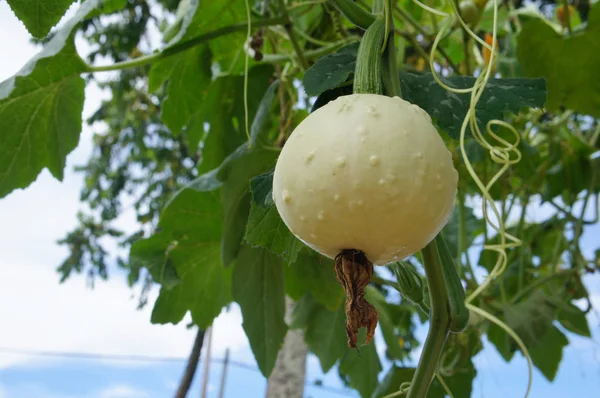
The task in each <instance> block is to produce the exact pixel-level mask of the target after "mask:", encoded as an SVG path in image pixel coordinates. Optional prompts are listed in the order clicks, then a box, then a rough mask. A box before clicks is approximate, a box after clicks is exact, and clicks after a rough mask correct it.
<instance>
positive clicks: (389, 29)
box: [381, 0, 402, 98]
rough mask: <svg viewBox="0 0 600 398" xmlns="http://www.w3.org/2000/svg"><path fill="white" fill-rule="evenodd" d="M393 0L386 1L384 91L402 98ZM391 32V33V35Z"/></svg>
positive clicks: (383, 66)
mask: <svg viewBox="0 0 600 398" xmlns="http://www.w3.org/2000/svg"><path fill="white" fill-rule="evenodd" d="M392 7H393V5H392V1H391V0H386V2H385V28H386V36H385V40H386V43H384V44H386V46H385V50H384V52H383V63H382V65H381V78H382V80H383V88H384V92H385V94H386V95H387V96H389V97H400V98H402V88H401V86H400V73H399V71H398V62H397V60H396V41H395V40H394V39H395V35H394V32H395V31H396V29H395V28H394V17H393V14H392ZM390 33H391V35H390Z"/></svg>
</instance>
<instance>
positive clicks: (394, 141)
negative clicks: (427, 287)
mask: <svg viewBox="0 0 600 398" xmlns="http://www.w3.org/2000/svg"><path fill="white" fill-rule="evenodd" d="M457 183H458V173H457V172H456V170H455V168H454V165H453V163H452V156H451V153H450V152H449V151H448V149H447V148H446V146H445V145H444V141H443V140H442V138H441V137H440V135H439V134H438V132H437V130H436V129H435V127H434V126H433V124H432V122H431V117H430V116H429V115H428V114H427V113H426V112H425V111H424V110H423V109H421V108H420V107H418V106H417V105H414V104H410V103H409V102H407V101H404V100H402V99H400V98H399V97H394V98H391V97H387V96H383V95H376V94H352V95H347V96H343V97H339V98H337V99H336V100H334V101H331V102H329V103H328V104H327V105H325V106H323V107H321V108H319V109H318V110H316V111H315V112H313V113H312V114H310V115H309V116H308V117H306V118H305V119H304V120H303V121H302V122H301V123H300V124H299V125H298V126H297V127H296V128H295V130H294V131H293V132H292V134H291V135H290V137H289V139H288V141H287V142H286V144H285V146H284V148H283V150H282V151H281V154H280V156H279V159H278V160H277V165H276V167H275V174H274V180H273V199H274V201H275V204H276V206H277V210H278V212H279V214H280V216H281V218H282V219H283V221H284V222H285V224H286V225H287V226H288V228H289V229H290V231H291V232H292V233H293V234H294V235H295V236H296V237H298V238H299V239H300V240H302V241H303V242H304V243H306V244H307V245H308V246H309V247H311V248H313V249H314V250H316V251H317V252H319V253H321V254H323V255H325V256H327V257H330V258H335V256H336V255H337V254H338V253H339V252H340V251H342V250H343V249H356V250H361V251H363V252H364V253H365V255H366V256H367V258H368V259H369V260H370V261H371V262H372V263H373V264H375V265H384V264H388V263H391V262H394V261H399V260H402V259H404V258H406V257H408V256H410V255H412V254H413V253H415V252H417V251H418V250H420V249H422V248H423V247H424V246H425V245H427V244H428V243H429V242H430V241H431V240H432V239H433V238H434V237H435V236H436V235H437V233H438V232H439V231H440V230H441V229H442V228H443V227H444V225H445V224H446V223H447V221H448V218H449V216H450V213H451V212H452V209H453V206H454V201H455V197H456V189H457Z"/></svg>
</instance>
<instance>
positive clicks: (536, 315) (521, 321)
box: [488, 289, 562, 361]
mask: <svg viewBox="0 0 600 398" xmlns="http://www.w3.org/2000/svg"><path fill="white" fill-rule="evenodd" d="M560 296H561V294H559V293H558V292H556V291H555V292H554V293H553V295H550V294H548V293H546V292H545V291H544V290H542V289H536V290H534V291H533V293H532V294H531V295H529V296H528V297H527V298H525V299H524V300H522V301H520V302H518V303H516V304H510V303H507V304H505V305H504V306H503V313H504V321H505V323H506V324H507V325H508V326H509V327H510V328H511V329H513V330H514V331H515V332H516V333H517V335H518V336H519V337H520V338H521V340H522V341H523V343H524V344H525V345H526V346H527V347H528V348H534V347H536V346H537V345H539V344H540V338H541V337H543V335H544V334H545V333H546V332H547V331H548V330H549V329H550V328H551V327H552V322H553V321H554V320H555V319H556V315H557V308H559V306H560V305H561V300H562V299H561V297H560ZM488 338H489V340H490V342H492V344H494V345H495V346H496V348H497V349H498V352H499V353H500V355H502V357H504V359H505V360H507V361H509V360H510V359H511V358H512V356H513V354H514V351H515V350H516V349H517V344H516V342H514V341H513V340H512V338H510V337H509V336H508V335H507V334H506V332H504V331H503V330H502V329H501V328H499V327H498V326H496V325H493V324H491V325H490V328H489V331H488Z"/></svg>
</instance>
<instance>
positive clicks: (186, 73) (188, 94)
mask: <svg viewBox="0 0 600 398" xmlns="http://www.w3.org/2000/svg"><path fill="white" fill-rule="evenodd" d="M171 58H172V59H170V58H167V59H165V60H161V61H159V62H157V63H156V66H153V68H152V69H155V70H154V71H151V76H152V79H151V82H152V84H153V86H154V87H152V88H155V86H156V85H157V84H158V82H161V81H162V82H164V81H165V80H167V79H168V80H169V84H168V86H167V98H165V100H164V101H163V103H162V106H161V119H162V121H163V122H164V123H165V125H166V126H167V127H168V128H169V129H170V130H171V131H172V132H173V133H174V134H179V133H180V132H181V130H182V129H183V127H184V126H185V125H186V124H187V123H188V121H189V120H190V118H191V117H192V115H193V114H194V113H195V111H196V110H197V109H198V108H199V107H200V106H202V104H204V103H206V101H208V100H209V99H208V98H206V101H204V97H205V92H206V90H207V87H208V85H209V84H210V81H211V72H210V63H211V54H210V51H209V50H208V48H207V47H206V46H197V47H194V48H192V49H190V50H188V51H185V52H183V53H181V54H177V55H174V56H172V57H171ZM165 64H166V65H165ZM161 73H162V76H161V75H160V74H161Z"/></svg>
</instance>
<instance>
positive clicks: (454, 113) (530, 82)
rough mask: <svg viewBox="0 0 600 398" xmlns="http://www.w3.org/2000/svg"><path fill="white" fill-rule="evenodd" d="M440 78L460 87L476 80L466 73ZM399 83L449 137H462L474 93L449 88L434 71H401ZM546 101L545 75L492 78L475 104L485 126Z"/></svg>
mask: <svg viewBox="0 0 600 398" xmlns="http://www.w3.org/2000/svg"><path fill="white" fill-rule="evenodd" d="M440 80H441V81H442V82H443V83H445V84H447V85H449V86H450V87H455V88H459V89H464V88H470V87H471V86H473V84H474V83H475V78H473V77H466V76H451V77H440ZM400 84H401V85H402V97H403V98H404V99H405V100H407V101H408V102H411V103H413V104H417V105H419V106H420V107H421V108H423V109H424V110H425V111H426V112H427V113H428V114H429V115H431V118H432V119H433V120H434V121H435V122H436V123H437V125H438V126H439V127H440V128H441V129H442V130H444V131H446V132H447V133H448V135H449V136H450V137H452V138H458V137H459V135H460V127H461V125H462V122H463V119H464V118H465V115H466V114H467V111H468V109H469V105H470V100H471V97H470V96H471V94H455V93H452V92H450V91H448V90H446V89H445V88H443V87H442V86H440V85H439V84H438V83H437V82H436V81H435V80H434V79H433V76H432V75H431V73H423V74H421V75H417V74H413V73H400ZM545 101H546V84H545V82H544V79H489V81H488V83H487V85H486V88H485V90H484V91H483V94H482V95H481V98H480V99H479V102H478V103H477V106H476V107H475V110H476V116H477V122H478V124H479V126H480V128H481V129H482V130H483V129H485V125H486V123H487V122H489V121H490V120H493V119H500V120H503V117H504V114H505V113H507V112H511V113H514V114H516V113H518V112H519V111H520V110H521V109H523V108H526V107H537V108H541V107H543V106H544V103H545Z"/></svg>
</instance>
